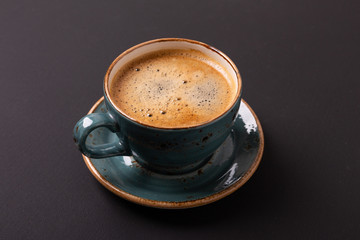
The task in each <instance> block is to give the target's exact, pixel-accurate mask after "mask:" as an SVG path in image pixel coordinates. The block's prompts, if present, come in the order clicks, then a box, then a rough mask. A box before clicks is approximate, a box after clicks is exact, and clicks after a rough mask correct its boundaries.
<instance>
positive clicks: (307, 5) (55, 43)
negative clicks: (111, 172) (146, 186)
mask: <svg viewBox="0 0 360 240" xmlns="http://www.w3.org/2000/svg"><path fill="white" fill-rule="evenodd" d="M359 9H360V4H359V1H335V0H323V1H307V0H306V1H303V0H302V1H288V0H282V1H271V0H263V1H245V0H241V1H230V0H225V1H194V0H192V1H187V0H186V1H185V0H182V1H166V0H157V1H146V0H143V1H89V0H87V1H70V0H66V1H45V0H44V1H8V0H1V1H0V78H1V87H0V98H1V108H2V111H1V118H0V123H1V131H0V143H1V144H0V159H1V163H0V169H1V172H0V173H1V174H0V187H1V189H0V191H1V192H0V194H1V195H0V239H145V238H146V239H149V238H151V239H227V238H231V239H359V238H360V150H359V149H360V148H359V142H360V141H359V132H360V131H359V130H360V128H359V119H360V108H359V102H360V97H359V92H360V91H359V90H360V84H359V76H360V71H359V69H360V66H359V55H360V54H359V50H360V48H359V43H360V34H359V27H360V24H359V21H360V14H359ZM161 37H183V38H190V39H195V40H199V41H203V42H205V43H208V44H210V45H213V46H214V47H216V48H218V49H220V50H222V51H223V52H225V53H226V54H227V55H228V56H229V57H230V58H231V59H232V60H233V61H234V62H235V63H236V65H237V66H238V68H239V70H240V72H241V75H242V78H243V85H244V91H243V93H244V94H243V97H244V99H245V100H246V101H247V102H248V103H249V104H250V106H251V107H252V108H253V109H254V110H255V112H256V114H257V115H258V117H259V118H260V121H261V123H262V126H263V129H264V133H265V151H264V156H263V159H262V162H261V164H260V167H259V169H258V170H257V172H256V173H255V174H254V175H253V177H252V178H251V179H250V180H249V182H247V183H246V184H245V185H244V186H243V187H242V188H240V189H239V190H238V191H236V192H235V193H234V194H232V195H230V196H228V197H226V198H225V199H222V200H220V201H218V202H216V203H213V204H210V205H208V206H204V207H200V208H195V209H188V210H159V209H151V208H146V207H142V206H138V205H135V204H133V203H130V202H127V201H125V200H122V199H121V198H119V197H117V196H115V195H113V194H112V193H110V192H109V191H107V190H106V189H105V188H103V187H102V186H101V185H100V184H99V183H98V182H97V181H96V180H95V178H94V177H93V176H92V175H91V173H90V172H89V171H88V169H87V168H86V166H85V164H84V162H83V160H82V157H81V154H80V152H78V150H77V149H76V147H75V145H74V143H73V140H72V128H73V126H74V124H75V123H76V121H77V120H79V119H80V118H81V117H82V116H83V115H84V114H86V113H87V112H88V110H89V109H90V107H91V106H92V105H93V104H94V103H95V102H96V101H97V100H98V99H99V98H100V97H101V96H102V81H103V76H104V74H105V71H106V70H107V68H108V66H109V65H110V63H111V62H112V60H113V59H115V58H116V57H117V56H118V55H119V54H120V53H121V52H122V51H124V50H126V49H128V48H129V47H131V46H133V45H136V44H138V43H141V42H144V41H147V40H151V39H155V38H161Z"/></svg>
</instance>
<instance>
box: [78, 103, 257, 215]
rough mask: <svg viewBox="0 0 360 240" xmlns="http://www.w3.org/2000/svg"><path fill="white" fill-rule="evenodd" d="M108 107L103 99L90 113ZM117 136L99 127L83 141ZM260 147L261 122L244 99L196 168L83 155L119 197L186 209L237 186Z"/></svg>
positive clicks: (253, 163) (96, 142)
mask: <svg viewBox="0 0 360 240" xmlns="http://www.w3.org/2000/svg"><path fill="white" fill-rule="evenodd" d="M106 111H107V109H106V106H105V104H104V101H103V98H102V99H100V100H99V101H98V103H97V104H95V105H94V107H93V108H92V109H91V111H90V113H92V112H95V113H97V112H98V113H100V112H106ZM115 140H117V135H116V134H114V133H112V132H111V131H109V130H108V129H107V128H104V127H101V128H97V129H95V130H94V131H93V132H92V133H91V134H90V135H89V137H88V138H87V140H86V144H88V145H90V146H92V145H93V146H96V145H99V144H105V143H108V142H112V141H115ZM263 147H264V137H263V133H262V129H261V126H260V123H259V121H258V119H257V118H256V116H255V114H254V113H253V111H252V110H251V108H250V107H249V106H248V105H247V104H246V103H245V102H244V101H242V102H241V107H240V110H239V111H238V113H237V115H236V121H235V123H234V126H233V127H232V129H231V133H230V135H229V136H228V137H227V138H226V140H225V142H224V143H223V144H222V145H221V146H220V147H219V148H218V149H217V150H216V151H215V153H214V154H213V155H212V156H211V157H210V159H209V161H208V162H207V163H206V164H205V165H204V166H202V167H201V168H199V169H197V170H196V171H193V172H190V173H187V174H180V175H166V174H159V173H155V172H152V171H151V170H149V169H146V168H144V167H142V166H140V165H139V164H138V163H137V162H136V161H135V160H134V158H133V157H131V156H113V157H108V158H102V159H95V158H89V157H86V156H84V155H83V157H84V160H85V162H86V164H87V166H88V168H89V169H90V171H91V172H92V174H93V175H94V176H95V177H96V178H97V180H98V181H99V182H100V183H101V184H103V185H104V186H105V187H106V188H108V189H109V190H111V191H112V192H113V193H115V194H117V195H118V196H120V197H123V198H125V199H127V200H130V201H133V202H136V203H138V204H142V205H146V206H151V207H159V208H188V207H195V206H200V205H204V204H208V203H210V202H214V201H216V200H218V199H221V198H223V197H225V196H227V195H229V194H230V193H232V192H234V191H235V190H236V189H238V188H239V187H241V186H242V185H243V184H244V183H245V182H246V181H247V180H248V179H249V178H250V177H251V175H252V174H253V173H254V171H255V170H256V168H257V166H258V164H259V162H260V159H261V156H262V152H263Z"/></svg>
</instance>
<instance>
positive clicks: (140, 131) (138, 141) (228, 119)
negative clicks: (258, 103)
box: [74, 38, 242, 174]
mask: <svg viewBox="0 0 360 240" xmlns="http://www.w3.org/2000/svg"><path fill="white" fill-rule="evenodd" d="M166 49H195V50H197V51H200V52H202V53H203V54H206V55H207V56H209V57H211V58H212V59H214V60H216V61H217V62H218V63H219V64H221V66H222V67H224V68H225V69H226V71H227V72H228V73H229V74H230V75H231V77H232V79H233V80H234V81H236V83H235V85H236V88H237V89H236V94H235V97H234V99H233V101H232V104H231V105H230V107H228V108H226V109H224V112H223V113H222V114H221V115H220V116H218V117H217V118H215V119H213V120H211V121H208V122H205V123H203V124H199V125H196V126H191V127H182V128H165V127H164V128H161V127H153V126H148V125H145V124H142V123H140V122H138V121H136V120H135V119H131V118H130V117H128V116H126V115H125V114H124V113H123V112H122V111H121V109H119V108H118V107H117V106H116V105H115V104H114V103H113V101H112V99H111V97H110V94H109V92H110V91H109V87H110V86H111V81H112V80H113V79H114V77H115V74H116V73H117V72H118V70H119V69H120V68H121V67H122V66H124V64H126V63H127V62H129V61H131V60H133V59H135V58H137V57H140V56H142V55H144V54H147V53H150V52H153V51H157V50H166ZM103 86H104V101H105V105H106V107H107V110H108V111H107V112H105V113H92V114H89V115H86V116H84V117H83V118H82V119H80V120H79V122H78V123H77V124H76V125H75V127H74V141H75V144H76V145H77V146H78V148H79V150H80V151H81V152H82V153H83V154H84V155H86V156H88V157H91V158H108V157H114V156H133V157H134V160H136V161H137V162H138V163H139V164H140V165H141V166H142V167H144V168H145V169H149V170H151V171H154V172H158V173H162V174H183V173H186V172H191V171H195V170H196V169H198V168H200V167H201V166H202V165H204V164H205V163H206V162H207V161H209V159H210V158H211V156H212V154H213V153H214V152H215V151H216V150H217V149H218V148H219V147H220V145H221V144H222V143H223V142H224V141H225V139H226V137H227V136H228V135H229V134H230V132H231V129H232V126H233V124H234V121H235V118H236V115H237V113H238V110H239V107H240V102H241V92H242V83H241V77H240V74H239V72H238V70H237V68H236V66H235V64H234V63H233V62H232V61H231V60H230V59H229V58H228V57H227V56H226V55H225V54H223V53H222V52H220V51H219V50H217V49H215V48H213V47H211V46H209V45H207V44H204V43H201V42H198V41H194V40H188V39H179V38H166V39H156V40H152V41H148V42H145V43H141V44H139V45H136V46H134V47H132V48H130V49H129V50H127V51H125V52H123V53H122V54H121V55H120V56H118V57H117V58H116V59H115V60H114V61H113V63H112V64H111V65H110V67H109V69H108V71H107V72H106V75H105V79H104V85H103ZM99 127H105V128H108V129H109V130H111V131H112V132H113V133H114V135H116V136H117V137H115V138H113V139H110V140H109V141H111V142H107V143H103V144H101V145H92V144H87V141H86V139H87V138H88V136H89V135H90V134H91V132H92V131H93V130H94V129H96V128H99ZM114 139H115V140H114Z"/></svg>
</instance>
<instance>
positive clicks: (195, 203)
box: [82, 97, 264, 209]
mask: <svg viewBox="0 0 360 240" xmlns="http://www.w3.org/2000/svg"><path fill="white" fill-rule="evenodd" d="M102 101H104V97H102V98H100V99H99V100H98V101H97V102H96V103H95V105H94V106H93V107H92V108H91V109H90V111H89V113H88V114H90V113H93V112H94V111H95V109H96V108H97V107H98V106H99V105H100V103H101V102H102ZM241 101H242V102H243V103H244V104H246V106H247V107H248V108H249V110H250V111H251V113H252V114H253V116H254V118H255V120H256V124H257V126H258V130H259V136H260V143H259V144H260V146H259V151H258V154H257V155H256V159H255V161H254V162H253V164H252V165H251V167H250V169H249V170H248V171H247V172H246V173H245V174H244V176H243V177H242V178H240V179H239V180H238V181H237V182H236V183H235V184H234V185H232V186H230V187H229V188H227V189H225V190H223V191H221V192H218V193H215V194H213V195H210V196H208V197H205V198H200V199H196V200H191V201H183V202H167V201H155V200H149V199H145V198H141V197H138V196H135V195H132V194H130V193H127V192H125V191H123V190H121V189H119V188H117V187H115V186H114V185H112V184H111V183H110V182H109V181H107V180H106V179H105V178H104V177H103V176H102V175H101V174H100V173H99V172H98V171H97V170H96V168H95V167H94V166H93V164H92V163H91V161H90V158H88V157H86V156H85V155H82V156H83V158H84V161H85V163H86V166H87V167H88V168H89V170H90V172H91V173H92V174H93V175H94V177H95V178H96V179H97V180H98V181H99V182H100V183H101V184H102V185H103V186H104V187H105V188H107V189H108V190H110V191H111V192H113V193H114V194H116V195H118V196H119V197H122V198H124V199H126V200H128V201H131V202H134V203H137V204H140V205H144V206H148V207H155V208H167V209H182V208H192V207H199V206H202V205H206V204H209V203H212V202H215V201H217V200H220V199H222V198H224V197H226V196H228V195H230V194H231V193H233V192H235V191H236V190H237V189H239V188H240V187H241V186H242V185H244V184H245V183H246V182H247V181H248V180H249V179H250V177H251V176H252V175H253V174H254V172H255V171H256V169H257V167H258V166H259V164H260V161H261V157H262V155H263V151H264V134H263V130H262V127H261V125H260V121H259V119H258V118H257V116H256V114H255V113H254V111H253V110H252V109H251V107H250V106H249V104H247V103H246V102H245V101H244V100H241Z"/></svg>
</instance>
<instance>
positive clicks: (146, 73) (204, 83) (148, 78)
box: [110, 49, 236, 128]
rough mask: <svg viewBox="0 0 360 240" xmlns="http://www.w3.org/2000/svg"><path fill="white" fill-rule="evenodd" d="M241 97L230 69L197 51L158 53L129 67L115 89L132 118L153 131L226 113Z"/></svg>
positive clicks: (119, 104) (120, 104)
mask: <svg viewBox="0 0 360 240" xmlns="http://www.w3.org/2000/svg"><path fill="white" fill-rule="evenodd" d="M235 95H236V83H235V80H234V79H232V78H231V76H230V74H228V73H227V72H226V70H225V69H224V68H223V67H222V66H221V65H219V64H218V63H217V62H215V61H214V60H213V59H211V58H209V57H207V56H206V55H204V54H203V53H201V52H199V51H196V50H183V49H182V50H180V49H175V50H162V51H156V52H153V53H150V54H147V55H145V56H142V57H140V58H136V59H134V60H133V61H131V62H129V63H127V64H125V65H124V66H123V67H122V68H121V69H120V70H119V71H118V73H117V74H116V76H115V78H114V79H113V81H112V83H111V87H110V96H111V99H112V100H113V102H114V103H115V105H116V106H117V107H118V108H119V109H121V110H122V111H123V112H124V113H125V114H126V115H127V116H128V117H130V118H132V119H134V120H136V121H138V122H141V123H143V124H147V125H151V126H154V127H165V128H181V127H191V126H196V125H199V124H202V123H205V122H208V121H210V120H212V119H214V118H216V117H218V116H220V115H221V114H222V113H223V112H225V111H226V110H227V109H228V108H229V107H230V105H231V103H232V102H233V100H234V98H235Z"/></svg>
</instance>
